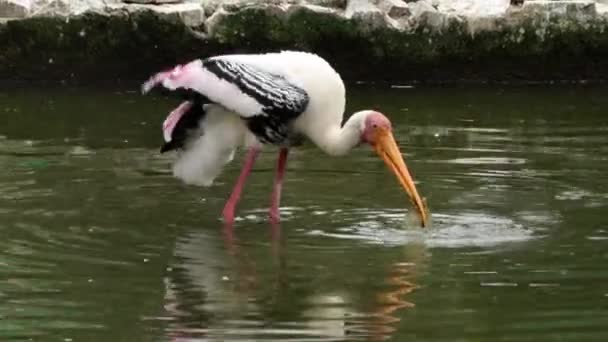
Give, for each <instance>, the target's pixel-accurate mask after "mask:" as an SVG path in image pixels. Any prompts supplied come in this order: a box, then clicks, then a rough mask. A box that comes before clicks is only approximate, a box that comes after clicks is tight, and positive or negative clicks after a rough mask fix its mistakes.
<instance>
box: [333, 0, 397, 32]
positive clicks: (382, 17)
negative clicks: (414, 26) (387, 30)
mask: <svg viewBox="0 0 608 342" xmlns="http://www.w3.org/2000/svg"><path fill="white" fill-rule="evenodd" d="M344 16H345V17H346V18H348V19H352V20H355V21H357V22H358V23H359V24H360V25H362V29H363V31H364V32H369V31H373V30H375V29H379V28H383V27H387V26H388V25H389V22H388V19H389V18H388V16H387V15H386V14H385V13H384V12H382V11H381V10H380V9H379V8H378V7H376V6H374V5H372V4H371V2H370V1H368V0H350V1H349V2H348V4H347V5H346V9H345V12H344ZM391 26H392V25H391Z"/></svg>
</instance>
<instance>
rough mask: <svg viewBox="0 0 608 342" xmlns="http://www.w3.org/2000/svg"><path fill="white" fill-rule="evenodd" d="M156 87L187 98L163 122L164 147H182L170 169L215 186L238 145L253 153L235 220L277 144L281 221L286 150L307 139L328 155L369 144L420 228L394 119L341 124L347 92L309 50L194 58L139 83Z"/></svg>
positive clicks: (357, 117) (232, 202)
mask: <svg viewBox="0 0 608 342" xmlns="http://www.w3.org/2000/svg"><path fill="white" fill-rule="evenodd" d="M157 85H162V87H163V88H165V89H166V90H169V91H171V92H177V93H178V94H181V95H182V97H183V98H184V99H185V101H184V102H183V103H181V104H180V105H179V106H178V107H177V108H176V109H174V110H173V111H172V112H171V113H170V114H169V116H168V117H167V118H166V120H165V121H164V123H163V135H164V139H165V144H164V145H163V146H162V148H161V152H166V151H170V150H179V156H178V158H177V159H176V161H175V163H174V165H173V174H174V175H175V176H176V177H178V178H180V179H181V180H183V181H184V182H185V183H187V184H194V185H204V186H208V185H211V183H212V182H213V180H214V178H215V177H217V176H218V174H219V173H220V171H221V169H222V167H223V166H224V165H226V164H227V163H228V162H230V161H231V160H232V159H233V157H234V152H235V150H236V148H237V147H239V146H245V147H246V148H247V149H248V152H247V154H246V156H245V161H244V164H243V167H242V170H241V173H240V175H239V177H238V179H237V182H236V184H235V186H234V189H233V191H232V194H231V195H230V197H229V199H228V201H227V202H226V204H225V206H224V210H223V212H222V214H223V218H224V221H225V222H227V223H232V222H233V221H234V213H235V209H236V206H237V204H238V202H239V199H240V197H241V192H242V189H243V186H244V185H245V181H246V179H247V177H248V176H249V173H250V171H251V169H252V167H253V164H254V162H255V160H256V158H257V156H258V154H259V152H260V150H261V148H262V146H264V145H275V146H278V147H279V149H280V152H279V157H278V163H277V169H276V175H275V178H274V186H273V190H272V196H271V206H270V213H269V214H270V220H271V221H273V222H278V221H279V202H280V197H281V184H282V182H283V176H284V174H285V166H286V163H287V155H288V152H289V148H290V147H291V146H294V144H295V142H296V141H298V140H300V138H301V137H302V136H303V137H306V138H308V139H309V140H311V141H312V142H313V143H314V144H316V145H317V146H318V147H319V148H320V149H321V150H323V151H325V152H326V153H327V154H329V155H331V156H341V155H344V154H346V153H347V152H349V151H350V150H351V149H352V148H354V147H355V146H357V145H359V144H361V143H367V144H369V145H371V146H372V148H373V149H374V150H375V151H376V153H377V154H378V155H379V156H380V158H382V159H383V160H384V162H385V163H386V165H387V166H388V168H389V169H390V170H391V171H392V172H393V173H394V174H395V175H396V177H397V179H398V181H399V183H400V184H401V186H402V187H403V189H405V191H406V192H407V194H408V195H409V197H410V199H411V201H412V203H413V204H414V207H415V208H416V210H417V212H418V215H419V216H420V221H421V224H422V226H426V225H427V223H428V214H427V209H426V207H425V205H424V202H423V201H422V199H421V198H420V196H419V195H418V191H417V190H416V186H415V185H414V181H413V179H412V177H411V176H410V173H409V171H408V169H407V167H406V165H405V162H404V161H403V157H402V155H401V152H400V151H399V148H398V147H397V143H396V142H395V139H394V138H393V134H392V127H391V122H390V121H389V120H388V119H387V118H386V116H384V115H383V114H381V113H379V112H377V111H373V110H363V111H359V112H356V113H354V114H353V115H352V116H351V117H350V118H349V119H348V121H346V123H344V125H342V118H343V113H344V108H345V89H344V83H343V82H342V79H341V78H340V75H338V73H337V72H336V71H335V70H334V69H333V68H332V67H331V66H330V65H329V63H327V62H326V61H325V60H324V59H323V58H321V57H319V56H317V55H315V54H311V53H306V52H296V51H283V52H280V53H267V54H255V55H254V54H241V55H223V56H216V57H210V58H207V59H196V60H194V61H191V62H189V63H187V64H184V65H177V66H175V67H174V68H173V69H171V70H168V71H164V72H160V73H157V74H156V75H154V76H152V77H151V78H150V79H149V80H148V81H146V82H145V83H144V84H143V85H142V92H143V93H144V94H145V93H147V92H149V91H150V90H151V89H152V88H154V87H156V86H157Z"/></svg>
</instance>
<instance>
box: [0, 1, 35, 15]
mask: <svg viewBox="0 0 608 342" xmlns="http://www.w3.org/2000/svg"><path fill="white" fill-rule="evenodd" d="M30 9H31V2H30V0H0V18H25V17H27V16H28V15H29V13H30Z"/></svg>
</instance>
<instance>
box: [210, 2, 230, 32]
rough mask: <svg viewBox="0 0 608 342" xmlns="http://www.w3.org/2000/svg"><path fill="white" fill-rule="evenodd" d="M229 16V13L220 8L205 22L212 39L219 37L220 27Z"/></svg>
mask: <svg viewBox="0 0 608 342" xmlns="http://www.w3.org/2000/svg"><path fill="white" fill-rule="evenodd" d="M228 15H230V14H229V13H228V11H226V10H225V9H223V8H221V7H220V8H219V9H218V10H216V11H215V13H213V14H212V15H211V16H210V17H209V19H207V20H206V21H205V32H207V34H208V35H209V36H210V37H215V36H216V35H217V27H218V25H220V24H221V23H222V21H223V20H224V19H226V17H227V16H228Z"/></svg>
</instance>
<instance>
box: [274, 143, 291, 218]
mask: <svg viewBox="0 0 608 342" xmlns="http://www.w3.org/2000/svg"><path fill="white" fill-rule="evenodd" d="M288 153H289V149H288V148H285V147H284V148H281V152H279V161H278V162H277V172H276V174H275V177H274V185H273V187H272V196H271V199H270V201H271V202H270V213H269V214H270V221H271V222H274V223H277V222H279V220H280V218H281V215H280V213H279V205H280V203H281V188H282V186H283V176H284V175H285V166H286V165H287V154H288Z"/></svg>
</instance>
